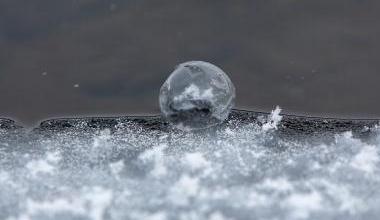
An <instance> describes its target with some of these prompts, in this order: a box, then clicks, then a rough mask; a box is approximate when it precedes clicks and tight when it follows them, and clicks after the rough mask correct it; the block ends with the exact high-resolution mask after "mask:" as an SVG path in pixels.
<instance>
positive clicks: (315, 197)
mask: <svg viewBox="0 0 380 220" xmlns="http://www.w3.org/2000/svg"><path fill="white" fill-rule="evenodd" d="M322 201H323V198H322V196H321V195H320V194H319V193H318V192H315V191H313V192H310V193H295V194H291V195H290V196H289V197H288V198H287V199H285V200H284V202H283V206H285V207H289V208H290V209H291V219H307V218H309V216H310V214H311V213H312V212H315V211H319V210H321V209H322V207H323V206H322Z"/></svg>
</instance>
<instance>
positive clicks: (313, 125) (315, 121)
mask: <svg viewBox="0 0 380 220" xmlns="http://www.w3.org/2000/svg"><path fill="white" fill-rule="evenodd" d="M268 115H269V113H265V112H255V111H246V110H237V109H235V110H232V112H231V114H230V116H229V118H228V119H227V121H226V122H225V123H224V124H223V125H222V127H223V126H226V125H229V124H232V123H233V122H235V123H234V124H235V125H239V124H249V123H258V124H261V123H262V120H261V119H262V118H267V117H268ZM282 116H283V118H282V120H281V122H280V123H279V127H278V131H277V132H279V133H280V134H285V135H310V134H315V135H318V134H323V133H341V132H345V131H352V132H353V133H354V134H355V135H357V136H365V135H368V134H370V133H371V128H373V127H374V126H376V125H377V124H378V123H379V121H380V120H379V119H338V118H321V117H309V116H296V115H285V114H282ZM126 123H134V124H137V125H139V126H140V127H142V128H144V129H149V130H159V131H168V130H170V129H171V127H170V126H169V124H168V123H166V122H164V121H163V120H162V118H161V116H122V117H81V118H56V119H49V120H46V121H43V122H41V123H40V125H39V126H38V127H36V128H35V129H34V130H33V131H34V132H47V131H56V132H60V131H68V130H77V129H81V130H92V129H110V130H111V131H112V130H114V129H117V127H118V125H120V124H126ZM22 128H23V127H22V126H20V125H18V124H17V123H16V122H15V121H13V120H11V119H5V118H1V119H0V129H2V130H19V129H22Z"/></svg>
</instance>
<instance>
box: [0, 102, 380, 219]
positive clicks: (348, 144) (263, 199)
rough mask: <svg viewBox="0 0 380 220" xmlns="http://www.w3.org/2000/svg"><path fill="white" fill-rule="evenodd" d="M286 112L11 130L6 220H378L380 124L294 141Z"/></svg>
mask: <svg viewBox="0 0 380 220" xmlns="http://www.w3.org/2000/svg"><path fill="white" fill-rule="evenodd" d="M279 111H280V110H279V108H278V109H276V110H275V111H273V112H272V114H271V115H270V116H269V117H268V118H263V119H262V124H256V123H249V124H240V123H239V122H236V121H233V120H232V121H229V122H228V123H227V124H226V125H225V126H220V127H217V128H215V129H210V130H208V131H207V132H182V131H162V130H147V129H145V128H143V127H141V126H140V125H139V124H135V123H119V124H116V125H115V127H114V128H112V129H111V130H109V129H97V128H96V129H88V125H86V121H83V123H81V121H80V120H78V121H77V123H76V125H77V127H75V128H73V129H69V130H67V131H52V132H49V131H44V132H42V133H35V134H23V133H19V134H17V133H11V132H9V131H5V130H1V129H0V219H5V220H53V219H54V220H63V219H64V220H125V219H128V220H140V219H146V220H178V219H179V220H194V219H196V220H206V219H209V220H246V219H256V220H278V219H296V220H297V219H299V220H303V219H310V220H311V219H325V220H330V219H331V220H333V219H334V220H336V219H342V220H354V219H355V220H356V219H367V220H378V219H379V216H380V206H379V204H380V190H379V189H380V135H379V134H378V133H377V130H376V128H373V130H374V131H375V133H374V136H373V138H372V139H371V140H361V139H357V138H355V136H353V135H352V133H351V132H345V133H340V134H336V135H335V136H334V135H332V137H333V138H332V140H328V139H326V138H325V137H324V135H323V136H321V137H319V138H320V139H313V138H311V137H309V136H303V137H302V138H301V137H297V136H296V135H294V136H292V137H290V138H289V139H288V138H286V137H281V136H280V135H279V134H278V133H277V132H278V130H277V129H279V128H280V127H281V116H280V115H279Z"/></svg>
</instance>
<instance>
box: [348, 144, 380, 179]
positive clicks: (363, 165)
mask: <svg viewBox="0 0 380 220" xmlns="http://www.w3.org/2000/svg"><path fill="white" fill-rule="evenodd" d="M379 161H380V157H379V155H378V152H377V149H376V147H375V146H371V145H367V146H363V147H362V149H361V150H360V152H359V153H358V154H357V155H355V157H354V158H353V159H352V161H351V166H352V167H354V168H356V169H358V170H361V171H364V172H367V173H370V174H371V173H374V171H375V170H376V169H377V164H378V163H379Z"/></svg>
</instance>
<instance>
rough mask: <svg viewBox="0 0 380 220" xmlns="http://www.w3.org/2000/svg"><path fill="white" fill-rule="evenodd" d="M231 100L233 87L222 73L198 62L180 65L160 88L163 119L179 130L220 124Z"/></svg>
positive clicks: (226, 115)
mask: <svg viewBox="0 0 380 220" xmlns="http://www.w3.org/2000/svg"><path fill="white" fill-rule="evenodd" d="M234 99H235V87H234V85H233V84H232V82H231V80H230V79H229V78H228V76H227V75H226V74H225V73H224V72H223V70H221V69H220V68H218V67H217V66H215V65H213V64H211V63H207V62H202V61H191V62H186V63H182V64H180V65H179V66H178V67H177V68H176V69H175V70H174V72H173V73H172V74H171V75H170V76H169V78H168V79H167V81H166V82H165V83H164V85H163V86H162V88H161V91H160V97H159V101H160V108H161V112H162V114H163V116H164V117H165V118H166V120H167V121H169V122H170V123H171V124H173V125H174V126H175V127H177V128H179V129H182V130H192V129H201V128H207V127H211V126H214V125H216V124H220V123H222V122H223V121H224V120H225V119H226V118H227V117H228V114H229V113H230V111H231V109H232V107H233V105H234Z"/></svg>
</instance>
